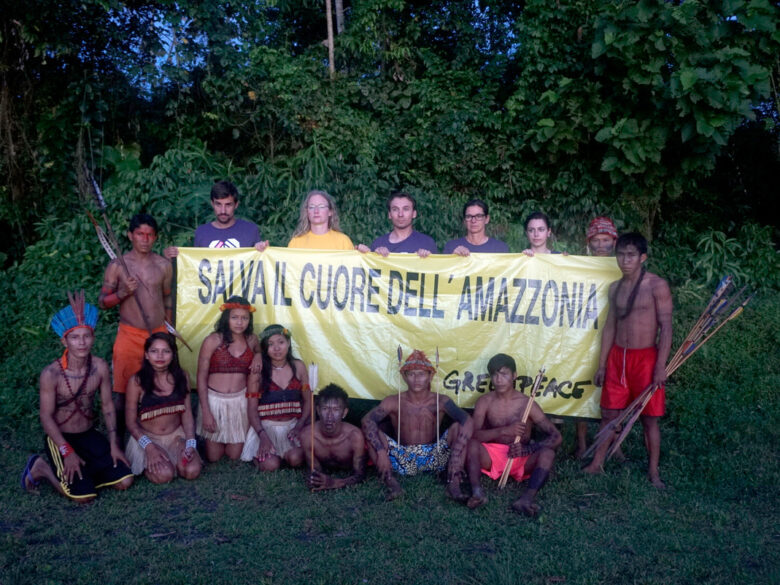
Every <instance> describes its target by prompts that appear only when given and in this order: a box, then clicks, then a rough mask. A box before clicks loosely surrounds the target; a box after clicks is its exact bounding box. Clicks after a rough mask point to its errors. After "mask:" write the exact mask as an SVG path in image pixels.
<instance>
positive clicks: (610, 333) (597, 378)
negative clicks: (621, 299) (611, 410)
mask: <svg viewBox="0 0 780 585" xmlns="http://www.w3.org/2000/svg"><path fill="white" fill-rule="evenodd" d="M616 290H617V283H614V282H613V283H612V284H611V285H609V308H608V310H607V320H606V322H605V323H604V330H603V331H602V332H601V353H600V354H599V367H598V369H597V370H596V374H595V375H594V376H593V383H594V384H595V385H596V386H601V385H603V384H604V377H605V376H606V373H607V358H608V357H609V350H610V349H612V344H613V343H614V342H615V326H616V324H617V314H616V313H615V291H616Z"/></svg>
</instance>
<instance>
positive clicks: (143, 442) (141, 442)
mask: <svg viewBox="0 0 780 585" xmlns="http://www.w3.org/2000/svg"><path fill="white" fill-rule="evenodd" d="M151 443H152V440H151V439H150V438H149V437H147V436H146V435H141V437H140V438H139V439H138V446H139V447H141V449H144V450H146V448H147V447H148V446H149V445H151Z"/></svg>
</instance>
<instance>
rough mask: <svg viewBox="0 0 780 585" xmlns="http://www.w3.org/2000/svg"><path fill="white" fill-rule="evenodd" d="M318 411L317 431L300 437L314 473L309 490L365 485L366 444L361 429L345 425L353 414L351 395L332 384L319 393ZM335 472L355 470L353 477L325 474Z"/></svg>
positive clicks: (307, 479) (307, 480)
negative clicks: (348, 403)
mask: <svg viewBox="0 0 780 585" xmlns="http://www.w3.org/2000/svg"><path fill="white" fill-rule="evenodd" d="M316 411H317V418H318V419H319V420H318V421H317V422H316V423H314V432H313V433H309V432H304V433H301V435H300V437H301V446H302V447H303V452H304V453H305V454H306V459H307V463H308V465H309V466H310V468H311V469H312V470H313V471H312V472H311V474H310V475H309V476H308V477H307V478H306V484H307V485H308V487H309V489H311V490H312V491H314V492H318V491H322V490H332V489H339V488H343V487H348V486H351V485H356V484H358V483H360V482H362V481H363V480H364V479H365V478H366V441H365V439H364V438H363V432H362V431H361V430H360V429H359V428H357V427H356V426H353V425H351V424H349V423H346V422H344V417H346V416H347V412H348V411H349V409H348V408H347V393H346V392H344V390H343V389H342V388H341V387H339V386H337V385H336V384H328V385H327V386H325V388H323V389H322V390H320V391H319V393H318V394H317V401H316ZM312 438H313V439H314V445H312ZM312 456H313V458H312ZM331 470H333V471H345V470H351V471H352V474H351V475H349V476H347V477H343V478H340V477H334V476H333V475H329V474H328V473H325V472H326V471H327V472H330V471H331Z"/></svg>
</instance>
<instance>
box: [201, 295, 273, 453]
mask: <svg viewBox="0 0 780 585" xmlns="http://www.w3.org/2000/svg"><path fill="white" fill-rule="evenodd" d="M254 310H255V308H254V307H253V306H251V305H250V304H249V301H247V300H246V299H245V298H244V297H239V296H232V297H230V298H229V299H228V300H227V302H226V303H225V304H224V305H222V306H221V307H220V311H222V314H221V315H220V317H219V320H218V321H217V324H216V325H215V326H214V329H215V331H214V333H212V334H210V335H209V336H208V337H206V339H204V340H203V344H202V345H201V346H200V353H199V354H198V401H199V403H200V415H199V416H198V427H197V430H198V434H199V435H201V436H202V437H203V438H204V439H205V440H206V459H208V460H209V461H219V459H221V458H222V456H223V455H227V456H228V458H230V459H234V460H235V459H238V458H239V457H240V456H241V450H242V449H243V447H244V438H245V437H246V433H247V430H248V429H249V419H248V418H247V409H246V386H247V378H248V376H249V371H250V369H251V368H252V367H253V364H254V366H255V367H257V368H259V367H260V359H259V356H257V359H255V358H256V354H257V352H258V351H259V350H260V346H259V344H258V342H257V337H255V336H254V335H253V334H252V313H253V312H254Z"/></svg>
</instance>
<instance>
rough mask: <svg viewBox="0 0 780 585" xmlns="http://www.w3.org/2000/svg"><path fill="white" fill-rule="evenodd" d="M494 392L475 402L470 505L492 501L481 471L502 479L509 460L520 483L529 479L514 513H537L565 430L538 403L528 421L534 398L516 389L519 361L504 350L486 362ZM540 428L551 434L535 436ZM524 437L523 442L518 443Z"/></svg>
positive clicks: (512, 470) (470, 472)
mask: <svg viewBox="0 0 780 585" xmlns="http://www.w3.org/2000/svg"><path fill="white" fill-rule="evenodd" d="M487 369H488V373H489V374H490V385H491V387H492V388H491V392H489V393H487V394H483V395H482V396H480V397H479V399H478V400H477V403H476V405H474V414H473V418H474V435H473V438H472V439H471V441H469V455H468V471H469V481H470V482H471V497H470V498H469V499H468V502H466V505H467V506H468V507H469V508H477V507H479V506H481V505H482V504H484V503H485V502H486V501H487V496H486V495H485V492H484V490H483V489H482V485H481V483H480V477H481V475H482V474H485V475H487V476H488V477H489V478H491V479H498V478H499V477H501V474H502V473H503V471H504V467H505V466H506V464H507V462H508V461H509V460H510V459H513V460H514V461H513V462H512V467H511V470H510V472H509V473H510V475H511V476H512V477H513V478H515V480H516V481H518V482H521V481H525V480H529V481H528V487H527V488H526V490H525V491H524V492H523V494H522V495H521V496H520V498H518V499H517V500H516V501H515V502H514V503H513V504H512V509H513V510H514V511H515V512H518V513H522V514H525V515H526V516H535V515H536V513H537V512H538V511H539V506H538V505H537V504H536V503H534V498H535V497H536V493H537V492H538V491H539V489H541V487H542V486H543V485H544V483H545V481H547V478H548V476H549V475H550V471H551V470H552V466H553V462H554V461H555V450H556V449H557V448H558V446H559V445H560V444H561V434H560V433H559V432H558V429H556V428H555V425H554V424H552V422H550V420H549V419H548V418H547V417H546V416H545V414H544V411H542V409H541V408H540V407H539V405H538V404H536V403H535V402H534V403H533V404H532V405H531V410H530V414H529V417H528V421H527V422H525V423H523V422H522V420H521V419H522V417H523V413H524V412H525V409H526V407H527V405H528V401H529V400H531V398H530V397H528V396H525V395H524V394H523V393H522V392H518V391H517V390H515V380H516V379H517V367H516V366H515V360H514V359H513V358H512V357H511V356H508V355H506V354H504V353H499V354H496V355H494V356H493V357H492V358H490V361H489V362H488V365H487ZM534 427H536V428H537V429H539V430H540V431H541V432H542V433H544V434H545V435H546V436H545V438H544V439H543V440H541V441H539V442H536V441H533V440H531V434H532V431H533V429H534ZM517 437H521V440H520V441H517V442H515V441H516V438H517Z"/></svg>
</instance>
